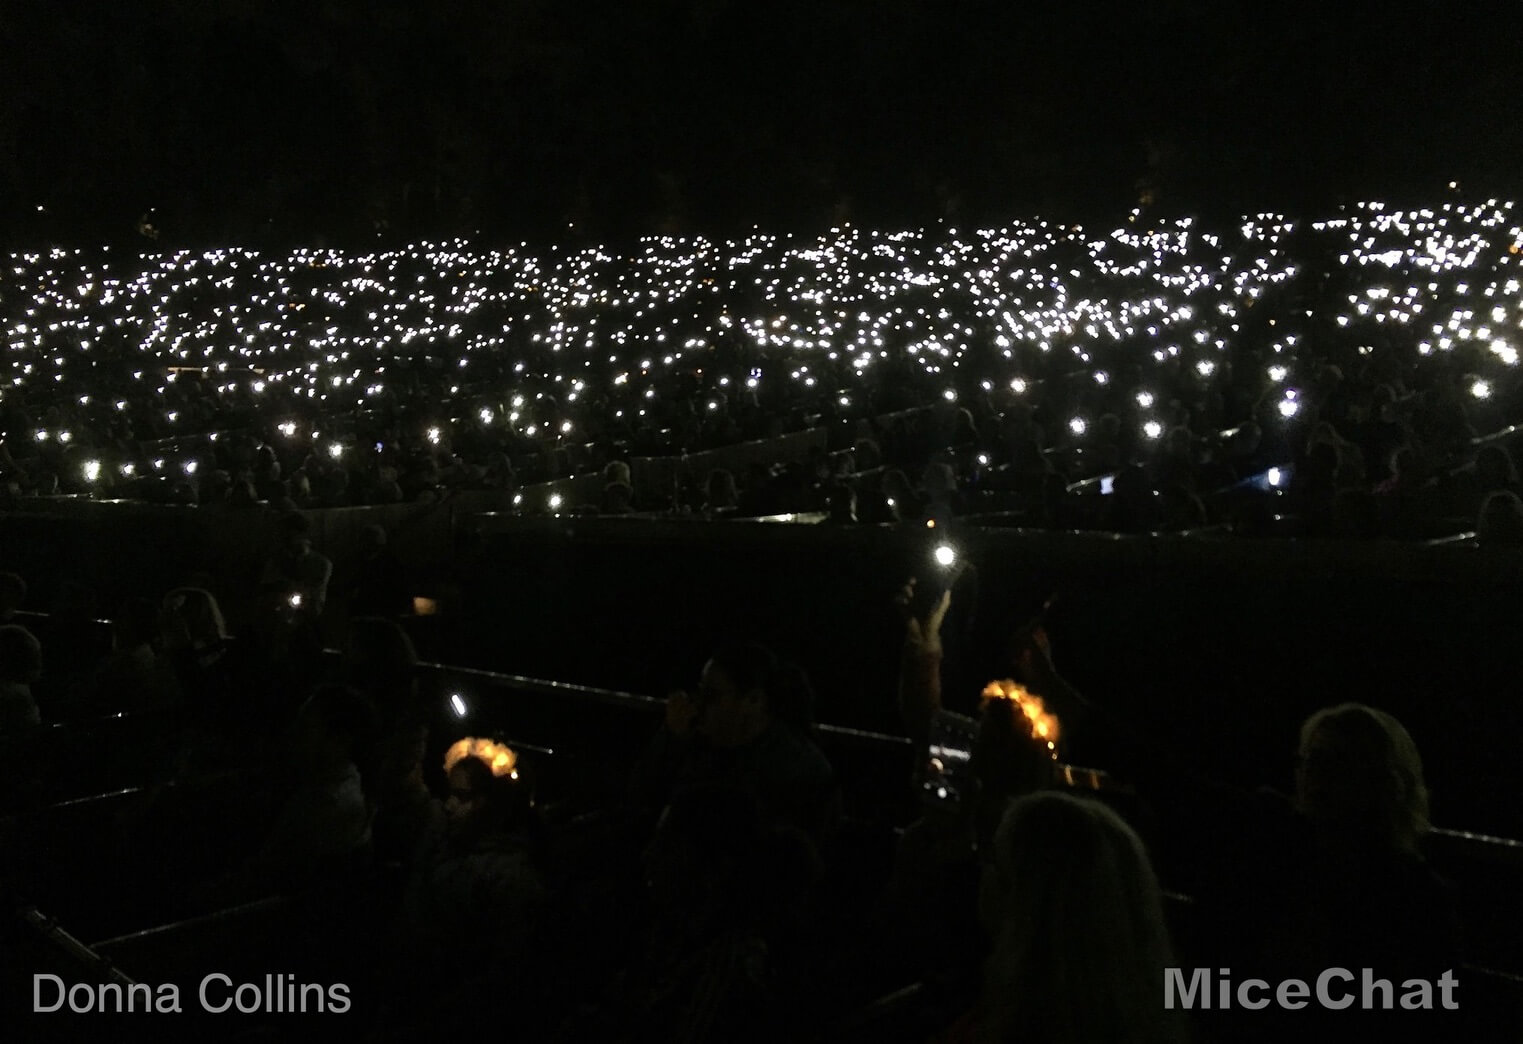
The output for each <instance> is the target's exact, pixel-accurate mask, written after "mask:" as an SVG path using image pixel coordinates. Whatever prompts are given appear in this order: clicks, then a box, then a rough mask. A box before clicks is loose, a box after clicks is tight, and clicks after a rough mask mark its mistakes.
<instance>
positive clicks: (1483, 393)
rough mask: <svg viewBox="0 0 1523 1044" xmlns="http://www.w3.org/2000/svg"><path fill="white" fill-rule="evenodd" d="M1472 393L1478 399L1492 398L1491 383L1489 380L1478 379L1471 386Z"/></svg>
mask: <svg viewBox="0 0 1523 1044" xmlns="http://www.w3.org/2000/svg"><path fill="white" fill-rule="evenodd" d="M1470 394H1471V395H1474V396H1475V397H1476V398H1477V399H1489V398H1491V384H1490V383H1489V382H1487V381H1476V382H1475V383H1474V384H1472V385H1471V386H1470Z"/></svg>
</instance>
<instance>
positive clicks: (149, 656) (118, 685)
mask: <svg viewBox="0 0 1523 1044" xmlns="http://www.w3.org/2000/svg"><path fill="white" fill-rule="evenodd" d="M158 641H159V615H158V607H157V606H155V605H154V604H153V603H152V602H151V601H149V600H148V599H146V598H130V599H128V600H127V601H125V602H123V603H122V606H121V608H120V609H119V610H117V613H116V616H115V618H114V619H113V620H112V621H111V642H112V651H111V654H110V655H109V656H108V657H107V658H106V662H105V663H104V664H102V665H101V668H100V670H99V671H98V672H97V674H96V678H95V693H96V696H95V703H96V706H97V707H98V708H99V709H100V710H102V711H103V712H108V713H109V712H115V711H153V710H164V709H167V708H170V707H174V706H175V705H177V704H178V703H179V697H180V692H179V683H178V682H177V681H176V679H175V672H174V667H173V665H172V664H171V663H170V662H169V660H168V658H167V657H165V656H164V654H163V653H162V652H161V651H160V650H159V648H158Z"/></svg>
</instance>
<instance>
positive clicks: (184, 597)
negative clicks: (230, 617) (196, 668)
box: [164, 587, 227, 647]
mask: <svg viewBox="0 0 1523 1044" xmlns="http://www.w3.org/2000/svg"><path fill="white" fill-rule="evenodd" d="M164 612H165V613H166V615H168V616H169V617H171V618H173V619H176V620H178V621H179V622H181V623H182V624H183V625H184V627H185V636H186V637H187V638H188V639H189V641H190V642H191V644H192V645H193V646H196V647H200V646H205V645H215V644H216V643H218V642H221V641H224V640H225V639H226V638H227V621H226V620H224V619H223V617H222V607H221V606H220V605H218V604H217V596H216V595H214V594H212V593H211V592H210V591H208V590H206V589H205V588H202V587H177V588H175V589H174V590H173V591H170V592H169V593H168V594H167V595H165V596H164Z"/></svg>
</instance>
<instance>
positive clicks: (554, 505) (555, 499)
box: [550, 493, 561, 511]
mask: <svg viewBox="0 0 1523 1044" xmlns="http://www.w3.org/2000/svg"><path fill="white" fill-rule="evenodd" d="M560 507H561V495H560V494H559V493H551V494H550V510H551V511H559V510H560Z"/></svg>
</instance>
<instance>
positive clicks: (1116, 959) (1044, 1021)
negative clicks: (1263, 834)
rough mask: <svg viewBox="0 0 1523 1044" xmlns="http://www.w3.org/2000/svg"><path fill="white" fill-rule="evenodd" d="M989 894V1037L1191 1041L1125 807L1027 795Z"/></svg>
mask: <svg viewBox="0 0 1523 1044" xmlns="http://www.w3.org/2000/svg"><path fill="white" fill-rule="evenodd" d="M985 888H986V891H985V894H984V897H983V899H984V902H983V907H984V916H985V919H986V922H987V927H988V928H989V930H990V934H991V936H992V939H993V950H992V953H991V955H990V957H989V961H988V964H987V966H986V979H985V1002H984V1018H983V1022H982V1025H983V1029H984V1031H985V1032H984V1039H986V1040H990V1041H1004V1040H1020V1041H1023V1042H1028V1041H1029V1042H1038V1044H1060V1042H1061V1044H1070V1042H1072V1044H1079V1042H1085V1044H1089V1042H1102V1041H1126V1042H1137V1044H1154V1042H1160V1041H1178V1040H1183V1039H1184V1037H1185V1032H1184V1026H1183V1023H1182V1022H1181V1021H1180V1019H1179V1018H1178V1016H1177V1014H1176V1013H1175V1012H1171V1011H1167V1010H1166V1009H1165V1008H1164V1006H1163V983H1164V969H1165V968H1167V967H1169V966H1171V965H1172V964H1173V957H1172V951H1171V949H1170V946H1169V939H1168V930H1167V928H1166V927H1165V925H1164V919H1163V900H1162V894H1161V892H1160V891H1159V887H1158V879H1157V877H1156V876H1155V875H1154V873H1153V867H1152V864H1151V862H1150V861H1149V860H1148V856H1147V851H1146V850H1145V849H1144V848H1143V844H1142V841H1141V840H1140V839H1139V838H1138V837H1137V835H1136V833H1134V832H1133V831H1132V829H1131V828H1130V827H1129V826H1127V825H1126V823H1124V822H1123V821H1122V820H1121V817H1120V816H1118V815H1116V813H1115V812H1113V811H1111V810H1110V809H1109V808H1107V807H1105V806H1104V805H1102V804H1100V803H1099V802H1097V801H1093V800H1087V799H1084V798H1079V797H1075V796H1073V795H1070V794H1065V793H1062V792H1058V791H1045V792H1042V793H1037V794H1031V795H1028V796H1026V797H1023V798H1020V799H1019V800H1017V801H1015V802H1014V803H1012V804H1011V806H1010V808H1009V810H1008V811H1007V812H1006V813H1005V817H1004V820H1003V821H1002V822H1001V823H1000V826H999V830H998V831H997V832H996V834H995V838H994V868H993V870H992V871H991V872H990V876H989V877H987V878H986V879H985Z"/></svg>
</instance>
